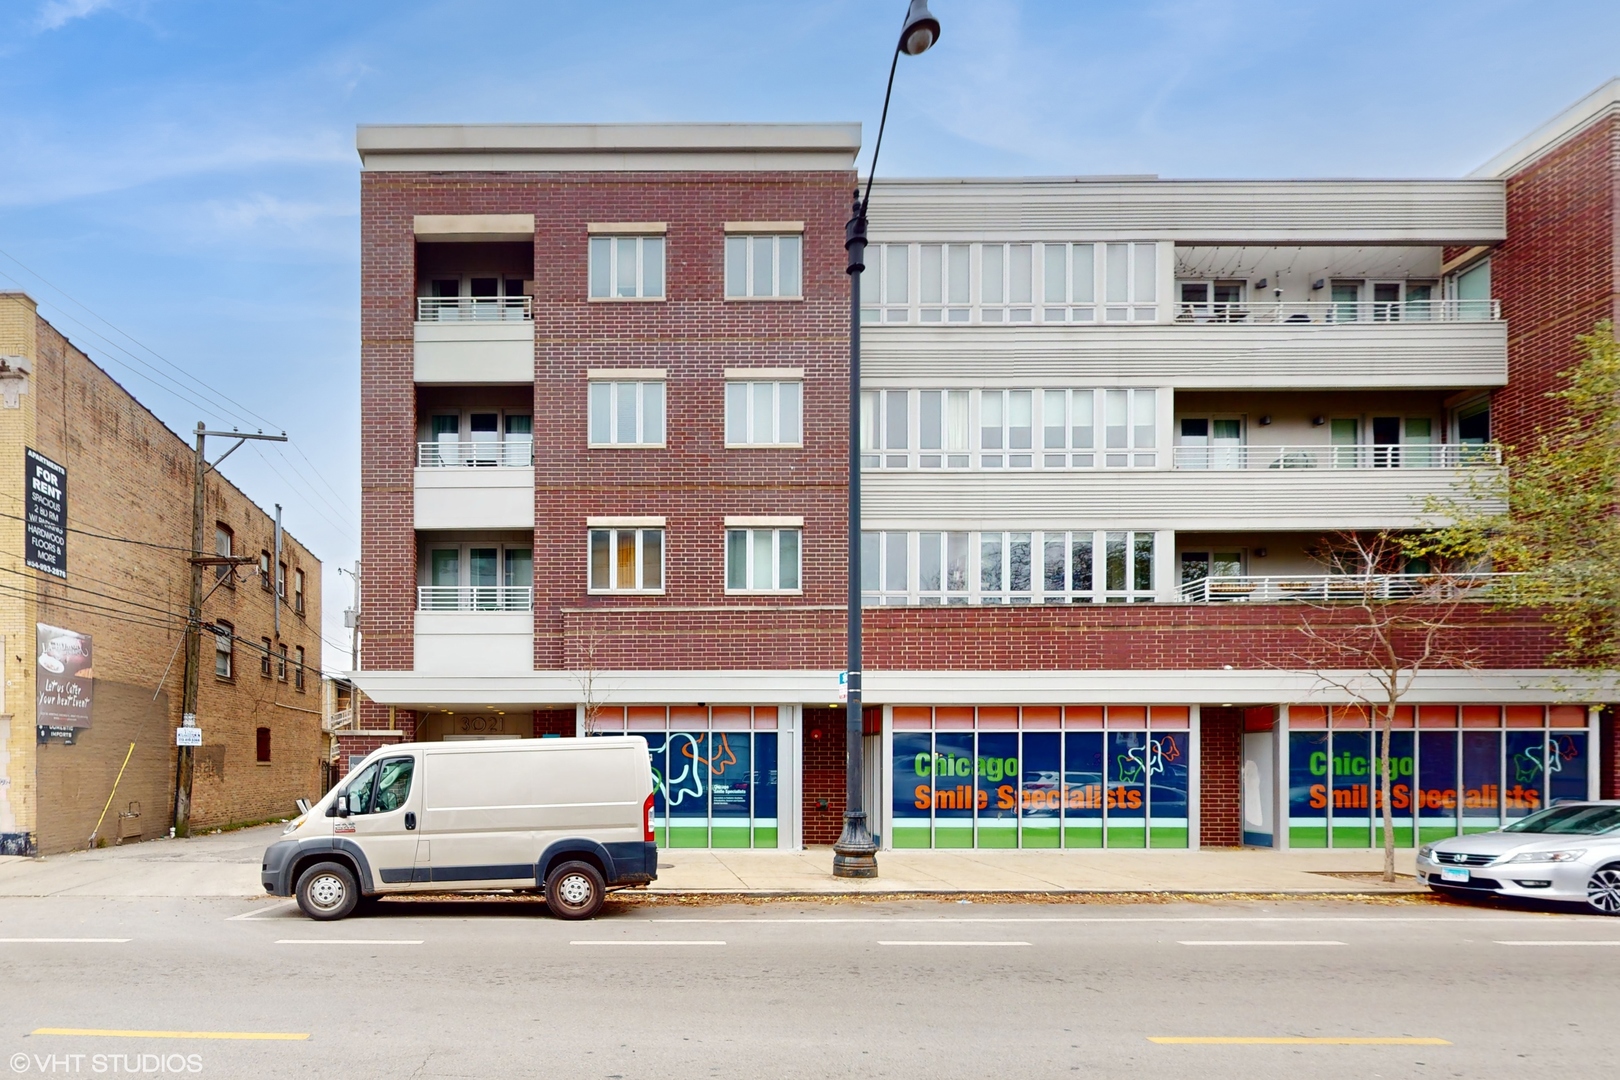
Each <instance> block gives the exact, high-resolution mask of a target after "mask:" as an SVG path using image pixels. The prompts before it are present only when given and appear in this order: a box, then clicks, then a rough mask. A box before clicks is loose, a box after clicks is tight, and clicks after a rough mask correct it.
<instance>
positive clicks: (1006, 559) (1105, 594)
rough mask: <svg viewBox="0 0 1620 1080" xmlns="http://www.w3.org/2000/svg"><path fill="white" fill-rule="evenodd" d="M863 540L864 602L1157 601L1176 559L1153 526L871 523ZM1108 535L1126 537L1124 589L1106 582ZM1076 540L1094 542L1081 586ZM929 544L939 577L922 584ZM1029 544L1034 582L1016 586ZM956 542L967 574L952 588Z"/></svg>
mask: <svg viewBox="0 0 1620 1080" xmlns="http://www.w3.org/2000/svg"><path fill="white" fill-rule="evenodd" d="M861 540H862V557H861V558H862V561H861V577H862V590H861V595H862V603H863V604H864V605H865V606H868V607H875V606H892V607H899V606H919V605H920V606H937V605H941V604H945V605H960V604H969V605H974V606H1006V605H1020V606H1021V605H1032V604H1102V603H1136V604H1142V603H1153V602H1155V601H1157V599H1158V594H1157V592H1156V591H1155V583H1156V582H1157V580H1158V578H1159V576H1160V574H1161V572H1162V571H1161V568H1162V564H1163V560H1164V559H1166V558H1178V556H1177V554H1176V553H1175V552H1174V551H1171V552H1169V553H1168V554H1166V552H1165V550H1164V548H1165V547H1167V546H1168V547H1173V546H1174V545H1166V544H1162V543H1161V542H1160V537H1159V535H1158V534H1157V533H1155V532H1154V531H1152V530H1148V529H1135V530H1130V529H1127V530H1120V529H1112V530H1109V529H1095V530H1093V529H1008V530H1004V531H997V530H979V531H963V530H951V529H946V528H940V529H928V528H923V529H919V530H917V531H904V532H903V531H890V530H870V531H867V532H863V533H862V534H861ZM1110 541H1114V542H1116V543H1123V544H1124V548H1125V580H1124V582H1123V583H1122V587H1120V588H1109V587H1108V586H1109V582H1108V546H1109V542H1110ZM1077 542H1078V543H1080V544H1088V545H1089V549H1088V550H1087V554H1086V558H1087V560H1088V561H1087V563H1086V566H1087V567H1088V568H1089V570H1090V584H1089V586H1086V585H1083V584H1082V585H1081V587H1078V588H1077V587H1076V581H1077V579H1076V576H1075V570H1076V567H1075V563H1074V556H1075V549H1076V544H1077ZM931 543H932V544H936V545H939V547H938V551H939V563H940V584H939V587H938V588H933V587H932V586H931V585H930V587H929V588H926V589H925V588H923V581H922V570H923V567H922V564H923V555H924V554H925V549H926V548H927V546H928V545H929V544H931ZM1024 543H1027V544H1028V545H1029V583H1028V587H1027V588H1019V589H1015V588H1013V580H1012V577H1013V574H1012V571H1013V565H1012V556H1013V548H1014V547H1015V545H1022V544H1024ZM953 544H954V545H956V549H957V551H958V552H963V551H965V553H966V562H965V567H964V569H965V575H964V579H963V581H962V582H961V584H960V585H959V586H958V587H956V588H952V587H951V583H950V580H949V577H948V574H949V563H950V557H951V554H952V551H951V545H953ZM1142 544H1145V545H1146V548H1147V553H1148V558H1149V565H1148V583H1147V586H1146V587H1143V586H1142V585H1141V584H1140V582H1138V581H1137V579H1136V552H1137V549H1138V547H1139V546H1140V545H1142ZM1048 545H1055V546H1057V547H1058V548H1060V549H1061V551H1062V553H1063V576H1062V585H1061V587H1048V579H1047V575H1046V569H1047V567H1046V553H1047V547H1048ZM991 552H994V556H993V558H994V559H995V566H996V571H997V575H998V576H999V580H1000V583H1001V584H1000V587H999V588H987V587H986V585H985V582H984V568H985V560H986V558H987V556H990V555H991ZM1178 566H1179V563H1178ZM902 568H903V570H904V573H903V574H899V575H898V576H899V577H903V579H904V580H898V579H897V576H896V575H897V572H898V571H899V570H901V569H902Z"/></svg>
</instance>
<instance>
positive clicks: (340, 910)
mask: <svg viewBox="0 0 1620 1080" xmlns="http://www.w3.org/2000/svg"><path fill="white" fill-rule="evenodd" d="M297 892H298V907H299V910H301V911H302V912H303V913H304V914H305V915H308V916H309V917H310V918H312V919H319V920H321V921H322V922H327V921H330V920H332V919H341V918H344V917H346V916H348V915H351V914H353V913H354V909H355V906H356V905H358V904H359V903H360V886H359V885H357V884H355V880H354V875H353V874H352V873H350V872H349V868H348V867H347V866H344V865H343V864H342V863H335V862H323V863H316V864H315V865H314V866H312V867H310V868H309V869H308V870H305V871H304V872H303V873H302V874H301V875H299V878H298V890H297Z"/></svg>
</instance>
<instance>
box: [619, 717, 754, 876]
mask: <svg viewBox="0 0 1620 1080" xmlns="http://www.w3.org/2000/svg"><path fill="white" fill-rule="evenodd" d="M777 725H778V710H777V708H776V707H775V706H763V707H750V706H746V705H744V706H716V707H714V708H706V707H703V706H675V707H672V708H666V707H664V706H630V707H629V708H627V709H626V708H603V709H602V710H601V714H600V716H599V718H598V720H597V725H596V730H597V734H600V735H619V734H626V733H628V734H631V735H641V736H643V737H644V738H646V740H647V748H648V750H649V751H650V752H651V754H652V767H653V821H654V833H655V835H656V836H657V840H658V844H659V845H660V846H661V847H685V848H705V847H715V848H747V847H755V848H774V847H776V846H777V842H778V839H779V832H778V818H777V796H778V791H779V788H778V775H777V768H778V762H779V754H778V749H779V747H778V734H777Z"/></svg>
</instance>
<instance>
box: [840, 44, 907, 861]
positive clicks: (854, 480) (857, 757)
mask: <svg viewBox="0 0 1620 1080" xmlns="http://www.w3.org/2000/svg"><path fill="white" fill-rule="evenodd" d="M892 77H893V76H892V72H891V78H892ZM874 164H875V162H874ZM844 250H845V251H847V252H848V253H849V267H848V269H847V270H846V271H845V272H846V273H847V274H849V304H850V307H849V660H848V670H847V672H846V675H845V678H846V679H847V681H848V685H849V701H848V704H847V706H846V709H845V712H846V714H847V715H846V717H845V721H846V722H845V728H844V731H845V735H844V737H845V739H846V746H845V748H844V750H845V762H846V764H845V766H844V780H845V794H844V829H843V833H842V835H840V836H839V837H838V842H837V843H836V844H834V845H833V876H834V877H851V878H873V877H877V873H878V868H877V844H876V843H874V842H873V840H872V831H871V829H870V828H869V827H868V826H867V823H866V808H865V806H864V805H863V804H864V803H865V795H866V791H865V788H864V786H863V784H862V774H863V772H864V769H863V765H864V758H865V754H864V750H865V746H864V745H863V743H862V739H863V738H864V734H863V724H862V720H861V271H863V270H865V269H866V206H865V205H864V200H862V199H861V198H860V192H856V197H855V205H854V207H853V209H852V211H851V213H850V218H849V223H848V224H847V225H846V226H845V227H844Z"/></svg>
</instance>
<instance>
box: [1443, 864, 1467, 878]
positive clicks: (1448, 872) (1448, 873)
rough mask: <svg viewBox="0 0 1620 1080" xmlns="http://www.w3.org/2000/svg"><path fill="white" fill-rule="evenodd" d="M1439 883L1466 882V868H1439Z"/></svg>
mask: <svg viewBox="0 0 1620 1080" xmlns="http://www.w3.org/2000/svg"><path fill="white" fill-rule="evenodd" d="M1440 880H1441V881H1467V880H1468V868H1467V867H1464V866H1442V867H1441V868H1440Z"/></svg>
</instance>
